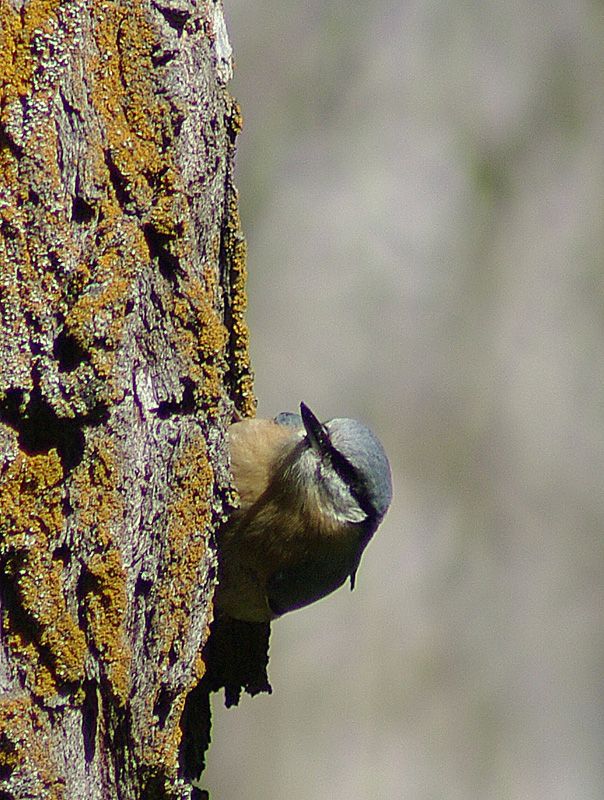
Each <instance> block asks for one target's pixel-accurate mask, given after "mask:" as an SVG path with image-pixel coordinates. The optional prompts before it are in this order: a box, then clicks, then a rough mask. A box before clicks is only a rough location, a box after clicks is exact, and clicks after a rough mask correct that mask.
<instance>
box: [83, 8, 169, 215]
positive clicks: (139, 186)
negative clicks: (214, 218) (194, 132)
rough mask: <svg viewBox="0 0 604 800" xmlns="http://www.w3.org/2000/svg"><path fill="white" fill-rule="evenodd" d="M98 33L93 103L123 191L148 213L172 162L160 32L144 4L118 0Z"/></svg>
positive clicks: (109, 10) (139, 207)
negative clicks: (159, 70)
mask: <svg viewBox="0 0 604 800" xmlns="http://www.w3.org/2000/svg"><path fill="white" fill-rule="evenodd" d="M94 36H95V39H96V42H97V47H98V51H99V58H98V60H97V61H96V65H95V66H96V69H95V70H94V72H93V76H92V80H91V85H92V100H93V104H94V106H95V108H96V109H97V111H98V112H99V114H100V115H101V117H102V119H103V123H104V126H105V129H106V134H107V140H108V144H109V153H110V158H111V161H112V163H113V165H114V168H115V170H116V171H117V173H118V174H119V176H120V179H121V184H122V187H121V188H122V191H123V193H124V195H125V197H126V198H127V200H128V201H129V202H132V203H133V204H134V205H135V206H136V208H137V209H138V211H139V213H141V212H142V214H145V213H146V212H149V211H150V210H151V207H152V205H153V202H154V188H153V184H154V183H156V182H158V180H159V176H160V175H165V172H166V169H167V168H171V167H172V164H171V161H170V156H169V155H168V154H167V153H166V151H165V149H164V147H163V138H162V133H163V132H166V131H167V132H168V134H169V133H170V123H169V109H168V105H167V103H166V102H165V100H163V99H161V98H160V99H158V95H157V92H156V91H155V87H154V85H153V74H154V70H153V65H152V61H151V57H152V54H153V47H154V45H155V44H156V37H155V34H154V32H153V29H152V27H151V25H150V23H149V21H148V19H147V16H146V14H145V11H144V10H143V7H142V6H140V5H137V4H134V5H132V6H123V5H119V4H117V3H116V4H111V5H108V6H106V7H105V13H104V14H103V15H102V17H99V18H98V22H97V26H96V28H95V31H94ZM171 175H172V178H174V173H173V172H172V174H171Z"/></svg>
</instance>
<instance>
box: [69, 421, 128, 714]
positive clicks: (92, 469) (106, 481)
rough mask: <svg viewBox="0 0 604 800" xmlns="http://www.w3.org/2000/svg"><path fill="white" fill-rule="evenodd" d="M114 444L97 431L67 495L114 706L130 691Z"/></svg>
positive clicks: (87, 604) (92, 639)
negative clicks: (85, 558)
mask: <svg viewBox="0 0 604 800" xmlns="http://www.w3.org/2000/svg"><path fill="white" fill-rule="evenodd" d="M117 481H118V469H117V466H116V459H115V455H114V446H113V445H112V444H111V443H110V442H109V440H106V439H105V438H103V437H102V436H101V435H100V434H99V435H98V436H97V437H96V438H94V439H92V441H91V443H90V450H89V454H88V456H87V458H86V459H84V460H83V461H82V464H81V465H80V466H79V467H78V468H77V469H76V470H74V472H73V478H72V497H73V500H74V502H75V503H76V505H77V509H78V513H77V527H78V530H79V531H80V534H79V536H80V538H81V540H82V543H83V550H84V552H86V551H93V554H92V555H91V557H90V558H89V560H88V562H87V563H86V565H85V567H84V572H83V580H82V587H83V588H82V592H83V597H82V605H83V608H84V609H85V618H86V622H87V635H88V640H89V643H90V645H91V646H92V647H93V648H94V649H95V650H96V651H97V652H98V654H99V657H100V658H99V661H100V664H101V669H102V670H103V675H104V677H105V679H106V680H107V682H108V684H109V686H110V688H111V691H112V693H113V695H114V697H115V698H116V700H117V701H118V703H119V704H124V703H125V702H126V700H127V697H128V694H129V691H130V681H131V675H130V666H131V659H132V654H131V652H130V648H129V645H128V639H127V635H126V627H125V621H126V612H127V592H126V574H125V571H124V567H123V564H122V560H121V555H120V553H119V551H118V550H117V548H116V547H115V545H114V533H113V528H114V526H116V525H117V524H119V523H120V521H121V518H122V516H123V513H124V510H123V500H122V497H121V495H120V493H119V491H118V488H117Z"/></svg>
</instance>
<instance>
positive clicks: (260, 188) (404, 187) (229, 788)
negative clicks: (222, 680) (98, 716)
mask: <svg viewBox="0 0 604 800" xmlns="http://www.w3.org/2000/svg"><path fill="white" fill-rule="evenodd" d="M225 5H226V13H227V18H228V21H229V28H230V35H231V41H232V44H233V46H234V48H235V57H236V61H237V70H236V77H235V80H234V83H233V85H232V89H233V91H234V92H235V94H236V95H237V96H238V98H239V100H240V101H241V103H242V107H243V113H244V117H245V120H246V124H245V128H244V132H243V134H242V136H241V137H240V146H239V156H238V170H237V172H238V185H239V188H240V190H241V205H242V214H243V223H244V227H245V230H246V233H247V237H248V242H249V249H250V254H249V267H250V279H249V297H250V310H249V322H250V326H251V332H252V355H253V362H254V365H255V370H256V389H257V393H258V396H259V398H260V407H259V414H260V415H262V416H272V415H273V414H275V413H277V412H278V411H281V410H283V409H295V408H296V407H297V405H298V403H299V401H300V400H304V401H305V402H307V403H308V404H309V405H310V406H311V407H312V408H313V409H314V410H315V412H316V413H317V414H318V415H319V416H320V417H322V418H329V417H332V416H357V417H359V418H361V419H363V420H365V421H366V422H368V423H369V424H370V425H371V426H372V427H373V428H374V430H375V431H376V433H378V435H379V436H380V437H381V438H382V440H383V442H384V444H385V446H386V449H387V450H388V452H389V455H390V458H391V462H392V468H393V474H394V484H395V499H394V502H393V506H392V509H391V512H390V514H389V516H388V518H387V519H386V521H385V523H384V524H383V526H382V528H381V529H380V531H379V532H378V534H377V535H376V537H375V539H374V541H373V542H372V543H371V544H370V546H369V548H368V550H367V552H366V554H365V557H364V560H363V564H362V566H361V569H360V571H359V576H358V577H359V580H358V586H357V589H356V590H355V592H354V593H353V594H350V592H348V591H346V590H341V591H340V592H338V593H337V594H336V595H333V596H332V597H331V598H328V599H326V600H324V601H322V602H320V603H318V604H316V605H315V606H313V607H311V608H309V609H307V610H304V611H300V612H297V613H294V614H291V615H289V616H287V617H285V618H284V619H283V620H280V621H279V622H277V623H276V624H275V625H274V626H273V638H272V647H271V663H270V674H271V679H272V683H273V687H274V694H273V695H272V696H270V697H268V696H264V697H258V698H255V699H250V698H244V699H243V701H242V703H241V706H240V707H239V708H238V709H232V710H230V711H225V710H223V709H222V708H221V701H220V699H219V698H216V702H215V703H214V709H215V719H214V732H213V738H214V744H213V746H212V748H211V750H210V753H209V764H210V766H209V768H208V770H207V772H206V776H205V785H206V786H208V787H209V788H210V789H211V791H212V793H213V794H214V796H215V797H216V798H217V800H235V799H236V798H237V799H239V798H241V799H242V800H244V799H245V800H256V798H258V800H308V798H328V799H329V800H340V799H341V800H344V799H346V800H361V799H363V800H365V799H366V798H380V799H381V798H387V799H388V800H389V799H390V798H405V800H433V799H434V800H441V798H444V799H445V800H473V799H474V798H475V799H476V800H485V798H486V799H488V800H490V799H491V798H493V800H495V799H497V800H498V799H499V798H501V800H601V798H602V797H603V796H604V780H603V775H602V763H603V760H604V759H603V756H604V753H603V752H602V750H603V747H602V742H603V738H604V737H603V733H604V731H603V725H602V710H603V707H602V675H603V674H604V669H603V661H602V653H603V638H604V637H603V635H602V614H603V606H604V602H603V600H604V587H603V581H602V566H603V563H604V559H603V552H602V551H603V546H602V529H603V521H604V491H603V488H602V483H603V474H604V441H603V440H604V389H603V379H604V362H603V356H602V342H603V338H604V337H603V329H604V272H603V268H602V252H603V244H604V241H603V239H604V233H603V230H604V229H603V221H604V215H603V211H604V202H603V197H604V192H603V188H602V187H603V186H604V6H603V5H602V3H596V2H593V3H589V2H583V0H573V2H568V0H563V1H562V0H557V1H556V0H552V2H548V3H532V2H523V3H516V2H503V1H502V0H499V1H494V0H491V1H490V2H489V1H488V0H487V2H481V3H472V2H461V0H459V1H457V2H449V3H442V2H438V3H437V2H429V0H423V1H422V2H405V3H400V2H398V3H395V2H386V0H374V2H365V3H361V4H354V3H352V4H350V3H345V2H342V1H341V0H340V2H328V1H327V0H323V1H322V2H318V1H317V0H305V2H299V0H298V2H292V1H291V0H287V1H286V0H281V2H277V3H275V2H268V1H267V0H257V1H256V2H254V3H251V2H244V0H225Z"/></svg>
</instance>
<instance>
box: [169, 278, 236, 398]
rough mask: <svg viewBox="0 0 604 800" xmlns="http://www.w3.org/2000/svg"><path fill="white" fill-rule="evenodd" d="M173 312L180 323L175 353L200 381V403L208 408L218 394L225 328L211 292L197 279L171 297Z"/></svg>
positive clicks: (221, 377) (222, 369) (220, 392)
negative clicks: (178, 354) (179, 293)
mask: <svg viewBox="0 0 604 800" xmlns="http://www.w3.org/2000/svg"><path fill="white" fill-rule="evenodd" d="M174 313H175V315H176V317H178V319H179V320H180V321H181V326H182V327H181V329H180V330H179V335H178V341H177V343H176V344H177V347H178V350H179V353H180V354H181V356H182V357H183V359H184V360H185V361H186V363H187V364H188V365H189V366H190V374H191V375H192V377H195V378H197V381H196V382H197V383H198V385H199V384H201V395H200V397H199V401H200V404H201V405H203V406H204V407H205V408H206V410H211V409H212V408H213V407H214V406H215V404H216V403H217V402H218V401H219V399H220V398H221V397H222V392H223V385H222V384H223V374H224V369H225V363H224V349H225V345H226V343H227V341H228V333H227V330H226V328H225V326H224V324H223V322H222V320H221V319H220V317H219V315H218V313H217V312H216V310H215V308H214V305H213V298H212V295H211V294H210V293H209V292H208V291H207V289H206V288H205V286H204V284H203V283H202V282H201V281H199V280H198V279H197V278H192V279H190V280H188V281H187V283H186V285H185V287H184V293H183V295H182V296H179V297H178V298H177V299H176V300H175V303H174Z"/></svg>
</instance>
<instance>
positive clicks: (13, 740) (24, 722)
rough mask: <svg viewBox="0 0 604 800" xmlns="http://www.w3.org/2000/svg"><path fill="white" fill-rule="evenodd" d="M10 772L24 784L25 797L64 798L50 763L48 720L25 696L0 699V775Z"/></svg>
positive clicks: (58, 777)
mask: <svg viewBox="0 0 604 800" xmlns="http://www.w3.org/2000/svg"><path fill="white" fill-rule="evenodd" d="M13 773H16V775H17V779H16V782H18V783H20V784H21V785H27V789H28V792H27V796H28V797H44V798H48V800H61V798H63V797H64V781H63V780H62V779H61V777H60V776H59V775H58V774H57V770H56V766H55V765H54V764H53V762H52V760H51V748H50V722H49V719H48V717H47V716H46V714H44V713H43V712H42V711H41V710H40V709H39V708H37V706H35V705H34V704H33V703H32V701H31V699H30V698H29V697H28V696H26V695H25V694H16V693H15V694H7V695H5V696H3V697H2V698H0V774H2V775H3V776H9V775H12V774H13ZM3 795H4V793H3ZM6 796H7V797H8V795H6ZM10 796H11V797H12V796H13V795H12V794H11V795H10Z"/></svg>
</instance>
